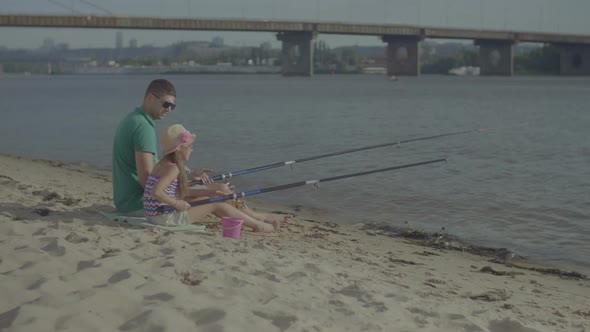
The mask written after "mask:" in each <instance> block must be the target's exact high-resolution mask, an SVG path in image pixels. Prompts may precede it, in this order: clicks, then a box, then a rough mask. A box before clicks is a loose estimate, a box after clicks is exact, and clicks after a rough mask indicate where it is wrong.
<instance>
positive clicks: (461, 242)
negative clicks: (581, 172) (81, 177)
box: [0, 153, 590, 276]
mask: <svg viewBox="0 0 590 332" xmlns="http://www.w3.org/2000/svg"><path fill="white" fill-rule="evenodd" d="M3 157H8V158H14V159H18V160H24V161H29V162H33V163H36V162H39V163H44V164H48V165H51V166H54V167H59V168H64V169H67V170H72V171H76V172H85V173H89V174H92V175H93V176H98V177H102V178H105V179H108V181H110V176H111V169H110V168H109V167H106V166H105V167H100V166H98V165H95V164H93V163H91V162H86V161H65V160H54V159H46V158H33V157H28V156H21V155H16V154H10V153H0V158H3ZM0 178H1V172H0ZM253 200H254V202H252V200H250V201H249V202H248V204H249V206H251V207H253V208H254V209H262V210H265V211H267V212H278V213H281V212H282V211H284V210H288V211H290V213H294V214H297V215H299V217H300V219H302V220H306V221H310V222H320V221H318V220H321V219H322V218H326V214H327V212H323V211H312V210H311V209H307V208H305V207H302V206H299V205H292V206H285V205H281V204H278V203H270V202H265V203H260V202H259V201H260V200H264V199H263V198H260V197H259V196H255V197H254V199H253ZM110 204H111V205H112V202H110ZM113 209H114V207H113ZM327 223H332V222H327ZM406 224H407V222H406ZM338 225H341V226H342V225H347V226H352V227H356V228H358V229H359V230H361V231H366V232H367V233H368V234H370V235H382V236H388V237H399V238H407V239H410V240H415V241H416V242H417V243H420V244H421V245H424V246H427V247H428V246H439V242H446V243H447V246H448V248H449V249H451V250H465V251H468V252H471V253H472V254H475V255H482V256H487V257H490V256H493V255H494V253H496V252H497V253H498V254H497V258H499V259H501V260H504V261H505V262H504V263H506V264H509V263H510V260H511V259H515V260H516V261H517V262H522V263H526V264H525V265H533V266H538V267H541V268H545V269H550V270H555V271H554V273H555V274H559V273H565V274H567V273H573V274H574V275H584V276H587V275H590V269H585V268H581V267H575V266H574V265H573V264H572V263H570V262H565V263H564V264H557V265H556V264H551V263H548V262H545V261H543V260H534V259H530V258H528V257H526V256H522V255H520V254H519V253H518V252H514V251H512V248H504V247H494V246H489V245H483V244H478V243H475V242H472V241H468V240H465V239H463V238H461V237H459V236H456V235H454V234H452V233H450V234H449V233H447V232H444V231H442V232H441V231H426V230H424V229H420V228H416V227H412V226H409V225H405V226H401V225H396V224H389V223H383V222H366V223H360V222H359V223H354V222H352V223H350V222H346V223H341V224H338ZM437 237H438V240H436V243H435V241H434V239H435V238H437ZM505 257H508V259H506V260H505V259H504V258H505Z"/></svg>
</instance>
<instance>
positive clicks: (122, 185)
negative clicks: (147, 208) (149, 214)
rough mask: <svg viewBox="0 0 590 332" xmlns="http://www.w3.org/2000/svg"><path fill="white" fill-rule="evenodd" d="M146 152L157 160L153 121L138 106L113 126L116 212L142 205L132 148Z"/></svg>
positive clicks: (132, 209)
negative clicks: (115, 129) (114, 127)
mask: <svg viewBox="0 0 590 332" xmlns="http://www.w3.org/2000/svg"><path fill="white" fill-rule="evenodd" d="M140 151H143V152H149V153H152V154H153V155H154V164H155V163H156V161H157V143H156V130H155V123H154V120H152V118H150V116H149V115H147V114H146V113H145V112H144V111H143V110H142V109H141V108H139V107H138V108H136V109H135V110H134V111H133V112H131V113H129V114H128V115H127V116H126V117H125V118H124V119H123V121H121V123H120V124H119V127H117V131H116V133H115V141H114V143H113V199H114V201H115V207H117V210H119V211H120V212H133V211H137V210H141V209H143V188H142V187H141V186H140V185H139V177H138V175H137V168H136V167H135V152H140Z"/></svg>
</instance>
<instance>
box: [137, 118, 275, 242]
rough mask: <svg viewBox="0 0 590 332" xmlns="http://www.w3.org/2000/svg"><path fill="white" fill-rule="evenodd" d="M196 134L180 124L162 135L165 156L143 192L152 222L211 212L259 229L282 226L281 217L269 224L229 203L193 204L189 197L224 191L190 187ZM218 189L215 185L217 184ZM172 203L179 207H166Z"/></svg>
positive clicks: (190, 219) (195, 218) (189, 219)
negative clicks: (187, 169) (188, 171)
mask: <svg viewBox="0 0 590 332" xmlns="http://www.w3.org/2000/svg"><path fill="white" fill-rule="evenodd" d="M195 137H196V135H194V134H191V133H190V132H188V131H187V130H186V129H185V128H184V127H183V126H181V125H179V124H175V125H172V126H170V127H168V128H166V129H165V130H164V131H163V132H162V135H161V136H160V144H161V145H162V150H163V154H164V157H163V158H162V159H161V160H160V161H159V162H158V163H157V164H156V165H155V166H154V169H153V171H152V173H151V174H150V175H149V177H148V179H147V181H146V184H145V191H144V194H143V209H144V212H145V215H146V217H147V219H148V221H149V222H151V223H154V224H159V225H167V226H169V225H185V224H189V223H195V222H199V221H200V220H201V219H202V218H203V217H205V216H206V215H207V214H210V213H212V214H214V215H216V216H218V217H234V218H241V219H243V220H244V225H245V226H247V227H250V228H252V229H253V230H254V231H256V232H272V231H275V230H276V229H278V227H279V226H280V221H279V220H272V223H271V224H269V223H265V222H264V221H262V220H258V219H256V218H254V217H252V216H250V215H248V214H246V213H244V212H242V211H240V210H238V209H237V208H235V207H234V206H232V205H230V204H226V203H223V202H221V203H209V204H204V205H199V206H193V207H191V206H190V204H189V203H188V202H187V201H186V200H185V199H186V198H187V197H207V196H220V195H224V192H222V191H219V190H215V189H190V190H189V188H188V180H187V177H186V173H185V171H184V170H185V162H186V161H187V160H188V159H189V157H190V155H191V153H192V151H193V141H194V140H195ZM213 188H215V187H213ZM161 206H171V207H173V208H174V209H175V210H172V211H170V210H166V209H164V210H162V209H161Z"/></svg>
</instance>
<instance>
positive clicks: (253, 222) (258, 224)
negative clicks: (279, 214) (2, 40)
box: [188, 203, 279, 232]
mask: <svg viewBox="0 0 590 332" xmlns="http://www.w3.org/2000/svg"><path fill="white" fill-rule="evenodd" d="M188 213H189V219H190V222H191V223H192V222H197V221H199V220H200V219H202V218H203V217H205V216H206V215H208V214H214V215H216V216H218V217H233V218H241V219H243V220H244V225H246V226H248V227H250V228H252V229H253V230H254V231H255V232H274V231H275V230H277V229H278V227H279V225H278V223H274V224H273V225H269V224H267V223H264V222H263V221H261V220H258V219H255V218H253V217H251V216H249V215H247V214H246V213H244V212H242V211H240V210H238V209H236V208H235V207H233V206H231V205H229V204H226V203H211V204H204V205H199V206H193V207H192V208H190V210H188Z"/></svg>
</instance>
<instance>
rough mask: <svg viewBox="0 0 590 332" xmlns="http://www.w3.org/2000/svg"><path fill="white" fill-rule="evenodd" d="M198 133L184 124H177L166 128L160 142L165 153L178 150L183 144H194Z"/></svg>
mask: <svg viewBox="0 0 590 332" xmlns="http://www.w3.org/2000/svg"><path fill="white" fill-rule="evenodd" d="M196 137H197V135H195V134H191V133H190V132H189V131H188V130H186V129H185V128H184V127H183V126H182V125H179V124H175V125H171V126H170V127H168V128H166V129H164V131H162V134H161V135H160V144H161V145H162V150H163V151H164V155H167V154H170V153H172V152H176V151H178V149H180V148H181V147H182V146H186V145H189V144H192V143H193V141H194V140H195V138H196Z"/></svg>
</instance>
